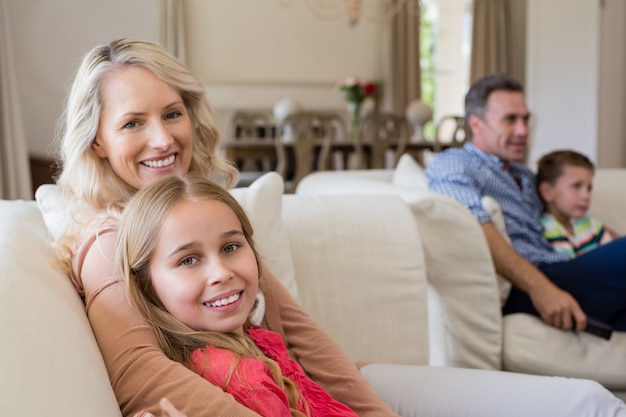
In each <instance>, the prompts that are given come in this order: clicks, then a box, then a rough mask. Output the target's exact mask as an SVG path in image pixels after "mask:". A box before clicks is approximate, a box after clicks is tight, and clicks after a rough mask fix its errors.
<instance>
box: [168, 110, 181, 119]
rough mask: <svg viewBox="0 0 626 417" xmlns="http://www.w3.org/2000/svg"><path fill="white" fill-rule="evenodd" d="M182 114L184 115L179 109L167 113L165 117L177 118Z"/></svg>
mask: <svg viewBox="0 0 626 417" xmlns="http://www.w3.org/2000/svg"><path fill="white" fill-rule="evenodd" d="M181 115H182V113H181V112H179V111H173V112H170V113H168V114H166V115H165V118H166V119H175V118H177V117H180V116H181Z"/></svg>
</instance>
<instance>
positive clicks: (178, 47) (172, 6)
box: [160, 0, 185, 63]
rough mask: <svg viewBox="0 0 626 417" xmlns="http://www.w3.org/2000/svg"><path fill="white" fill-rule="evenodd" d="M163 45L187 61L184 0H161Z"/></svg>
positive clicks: (180, 58) (181, 59)
mask: <svg viewBox="0 0 626 417" xmlns="http://www.w3.org/2000/svg"><path fill="white" fill-rule="evenodd" d="M160 6H161V46H163V47H164V48H165V49H167V50H168V51H169V53H171V54H172V55H174V56H175V57H177V58H178V59H179V60H180V61H181V62H182V63H184V62H185V31H184V13H183V0H161V4H160Z"/></svg>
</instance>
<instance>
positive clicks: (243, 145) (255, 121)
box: [222, 110, 278, 186]
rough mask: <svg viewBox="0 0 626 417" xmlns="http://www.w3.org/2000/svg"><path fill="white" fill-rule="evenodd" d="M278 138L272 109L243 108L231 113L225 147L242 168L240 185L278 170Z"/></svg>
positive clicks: (228, 155) (229, 155)
mask: <svg viewBox="0 0 626 417" xmlns="http://www.w3.org/2000/svg"><path fill="white" fill-rule="evenodd" d="M274 140H275V126H274V121H273V118H272V116H271V114H270V113H269V112H264V111H256V110H242V111H236V112H234V113H233V114H232V115H231V117H230V119H229V122H228V125H227V129H226V138H225V140H224V142H223V144H222V148H223V149H224V150H225V153H226V156H227V157H228V158H230V159H231V160H232V161H233V162H234V163H235V164H236V165H237V167H238V169H239V173H240V181H239V184H238V185H239V186H247V185H249V184H251V183H252V182H253V181H254V180H255V179H256V178H258V177H260V176H261V175H263V174H264V173H266V172H268V171H273V170H276V167H277V165H278V158H277V154H276V149H275V144H274Z"/></svg>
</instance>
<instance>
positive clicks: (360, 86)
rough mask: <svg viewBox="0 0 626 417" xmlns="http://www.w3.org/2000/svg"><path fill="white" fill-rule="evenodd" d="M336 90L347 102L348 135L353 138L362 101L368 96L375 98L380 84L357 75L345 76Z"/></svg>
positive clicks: (357, 125) (356, 132)
mask: <svg viewBox="0 0 626 417" xmlns="http://www.w3.org/2000/svg"><path fill="white" fill-rule="evenodd" d="M337 90H338V91H339V92H340V93H341V94H342V95H343V97H344V98H345V99H346V101H347V102H348V114H349V116H350V137H352V138H353V139H355V138H356V136H357V134H358V129H359V121H360V119H361V106H362V104H363V101H364V100H365V99H369V98H372V99H373V100H377V99H378V96H379V93H380V86H379V84H378V83H377V82H375V81H366V80H363V79H361V78H358V77H346V78H344V79H343V80H341V81H339V82H338V83H337Z"/></svg>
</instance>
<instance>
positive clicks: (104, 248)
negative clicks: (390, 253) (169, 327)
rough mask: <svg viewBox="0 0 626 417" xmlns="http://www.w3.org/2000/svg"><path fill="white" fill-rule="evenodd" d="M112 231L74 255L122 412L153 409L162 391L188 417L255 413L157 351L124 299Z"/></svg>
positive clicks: (150, 333) (156, 411)
mask: <svg viewBox="0 0 626 417" xmlns="http://www.w3.org/2000/svg"><path fill="white" fill-rule="evenodd" d="M114 245H115V233H113V232H107V233H103V234H101V235H100V236H99V238H98V239H97V240H96V241H95V242H94V243H93V244H91V245H90V246H89V247H88V248H87V249H86V251H84V252H81V253H84V259H80V257H81V255H80V253H79V259H78V263H77V265H78V272H79V273H80V276H81V278H82V282H83V285H84V289H85V292H86V302H87V314H88V317H89V321H90V323H91V326H92V328H93V331H94V334H95V335H96V339H97V341H98V345H99V346H100V351H101V352H102V356H103V357H104V361H105V363H106V366H107V370H108V372H109V377H110V379H111V385H112V386H113V391H114V392H115V395H116V397H117V401H118V403H119V404H120V408H121V410H122V414H123V415H125V416H132V415H134V414H135V413H138V412H140V411H148V412H151V413H153V414H155V415H159V413H160V408H159V401H160V400H161V399H162V398H164V397H167V398H168V400H169V401H170V402H171V403H172V404H174V405H175V406H176V407H177V408H178V410H180V412H181V413H184V414H186V415H187V416H189V417H217V416H220V417H222V416H223V417H227V416H228V417H230V416H233V417H234V416H257V417H258V414H256V413H254V412H252V411H251V410H249V409H247V408H246V407H244V406H243V405H241V404H239V403H237V402H236V401H235V399H233V397H232V396H230V395H228V394H226V393H224V392H223V391H222V390H221V389H220V388H218V387H216V386H214V385H212V384H210V383H209V382H207V381H206V380H204V379H203V378H202V377H201V376H199V375H198V374H196V373H195V372H193V371H191V370H190V369H188V368H186V367H185V366H183V365H182V364H180V363H177V362H174V361H171V360H170V359H169V358H167V357H166V356H165V354H164V353H163V352H162V351H161V349H160V347H159V345H158V342H157V341H156V338H155V335H154V332H153V331H152V328H151V327H150V326H149V325H148V324H147V323H146V322H145V321H144V319H143V318H142V317H141V316H140V315H139V313H137V312H136V311H135V310H134V309H133V308H132V307H131V305H130V304H129V302H128V300H127V298H126V293H125V290H124V287H123V285H122V283H121V282H120V281H119V280H120V279H121V277H120V275H119V274H117V272H116V268H115V265H114V253H115V251H114V247H115V246H114Z"/></svg>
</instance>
